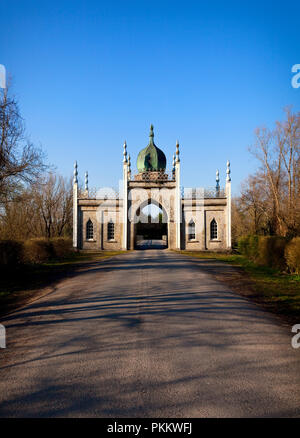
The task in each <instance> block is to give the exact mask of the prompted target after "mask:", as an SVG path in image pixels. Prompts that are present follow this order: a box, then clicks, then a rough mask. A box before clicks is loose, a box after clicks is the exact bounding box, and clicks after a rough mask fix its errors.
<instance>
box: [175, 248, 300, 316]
mask: <svg viewBox="0 0 300 438" xmlns="http://www.w3.org/2000/svg"><path fill="white" fill-rule="evenodd" d="M178 252H180V253H181V254H184V255H187V256H190V257H196V258H198V259H202V260H207V262H208V264H209V261H210V260H211V261H216V260H217V261H220V262H225V263H227V264H229V265H231V266H232V267H234V268H235V269H225V270H224V272H223V271H222V270H221V269H220V268H219V267H217V266H216V267H213V268H212V269H210V272H211V273H212V274H213V275H214V276H215V277H216V278H217V279H218V280H220V281H222V282H224V283H226V284H227V285H228V286H229V287H230V288H231V289H232V290H234V291H236V292H238V293H239V294H240V295H243V296H246V297H248V298H250V299H252V300H254V301H255V302H257V303H259V304H261V305H263V306H264V307H265V308H267V309H268V310H270V311H272V312H273V313H276V314H277V315H281V316H283V317H284V318H285V319H286V320H288V322H289V323H290V322H291V323H300V275H290V274H287V273H282V272H279V271H277V270H274V269H271V268H268V267H266V266H259V265H257V264H255V263H253V262H251V261H249V260H248V259H247V258H246V257H244V256H242V255H239V254H223V253H222V254H221V253H212V252H194V251H193V252H191V251H178Z"/></svg>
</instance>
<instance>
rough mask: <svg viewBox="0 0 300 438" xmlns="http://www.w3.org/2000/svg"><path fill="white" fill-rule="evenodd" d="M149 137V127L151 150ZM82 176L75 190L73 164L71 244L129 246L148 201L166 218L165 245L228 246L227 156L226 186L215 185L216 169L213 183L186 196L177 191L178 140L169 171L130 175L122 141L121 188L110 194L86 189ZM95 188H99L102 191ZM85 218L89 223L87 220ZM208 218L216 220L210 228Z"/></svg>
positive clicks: (90, 247) (95, 247) (81, 246)
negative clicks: (81, 182) (83, 187)
mask: <svg viewBox="0 0 300 438" xmlns="http://www.w3.org/2000/svg"><path fill="white" fill-rule="evenodd" d="M151 137H152V140H151ZM153 137H154V134H153V128H152V131H151V133H150V146H151V147H150V149H151V154H152V155H155V148H156V146H155V145H154V143H153ZM151 141H152V143H151ZM157 149H158V148H157ZM158 151H159V154H160V155H159V159H160V162H163V157H162V156H161V154H162V151H160V150H158ZM140 160H141V159H140ZM158 162H159V160H158ZM147 164H148V165H150V164H151V163H150V164H149V163H147ZM85 182H86V184H85V190H84V191H80V190H78V182H77V164H76V165H75V169H74V190H73V196H74V199H73V246H74V247H76V248H78V249H83V250H94V251H95V250H120V249H123V250H127V249H134V248H135V244H136V239H137V231H136V228H137V227H136V223H137V219H138V215H139V212H140V211H141V210H142V208H144V207H145V206H146V205H147V204H150V203H153V204H155V205H157V206H158V207H160V208H161V209H162V210H163V215H164V217H165V218H166V219H167V237H166V243H167V246H168V248H170V249H186V250H189V251H193V250H203V251H204V250H210V251H222V250H223V251H224V250H228V249H230V248H231V232H230V229H231V178H230V164H229V162H228V163H227V180H226V189H225V191H222V190H221V189H220V187H219V172H218V171H217V179H216V183H217V184H216V188H215V189H213V190H211V191H207V190H194V191H191V193H192V194H191V196H187V195H186V194H184V195H182V193H181V187H180V160H179V144H178V143H177V145H176V155H174V160H173V169H172V172H171V173H170V174H167V173H166V172H165V169H152V168H151V170H148V171H145V170H144V168H143V169H142V171H141V172H139V173H138V174H137V175H134V176H133V178H131V168H130V157H128V159H127V145H126V143H125V145H124V160H123V191H122V193H119V194H117V196H113V197H111V196H105V197H103V195H102V196H95V195H94V194H93V195H92V194H91V191H89V189H88V175H87V173H86V176H85ZM99 193H100V194H101V191H100V192H99ZM89 221H90V222H91V223H92V225H91V224H90V225H89V226H88V222H89ZM212 221H214V222H215V225H214V227H213V230H212ZM88 227H89V229H88ZM191 230H192V231H191ZM91 236H92V237H91Z"/></svg>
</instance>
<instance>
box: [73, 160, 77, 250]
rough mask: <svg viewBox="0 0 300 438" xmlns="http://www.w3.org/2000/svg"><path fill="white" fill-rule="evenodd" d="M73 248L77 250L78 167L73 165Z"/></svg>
mask: <svg viewBox="0 0 300 438" xmlns="http://www.w3.org/2000/svg"><path fill="white" fill-rule="evenodd" d="M73 248H78V166H77V161H75V163H74V178H73Z"/></svg>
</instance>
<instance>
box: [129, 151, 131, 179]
mask: <svg viewBox="0 0 300 438" xmlns="http://www.w3.org/2000/svg"><path fill="white" fill-rule="evenodd" d="M130 177H131V160H130V154H128V179H130Z"/></svg>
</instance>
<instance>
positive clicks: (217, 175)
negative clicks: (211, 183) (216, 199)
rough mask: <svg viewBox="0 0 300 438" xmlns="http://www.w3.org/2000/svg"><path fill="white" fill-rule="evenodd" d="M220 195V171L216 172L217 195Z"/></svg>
mask: <svg viewBox="0 0 300 438" xmlns="http://www.w3.org/2000/svg"><path fill="white" fill-rule="evenodd" d="M219 193H220V173H219V170H217V171H216V194H217V196H218V194H219Z"/></svg>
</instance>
